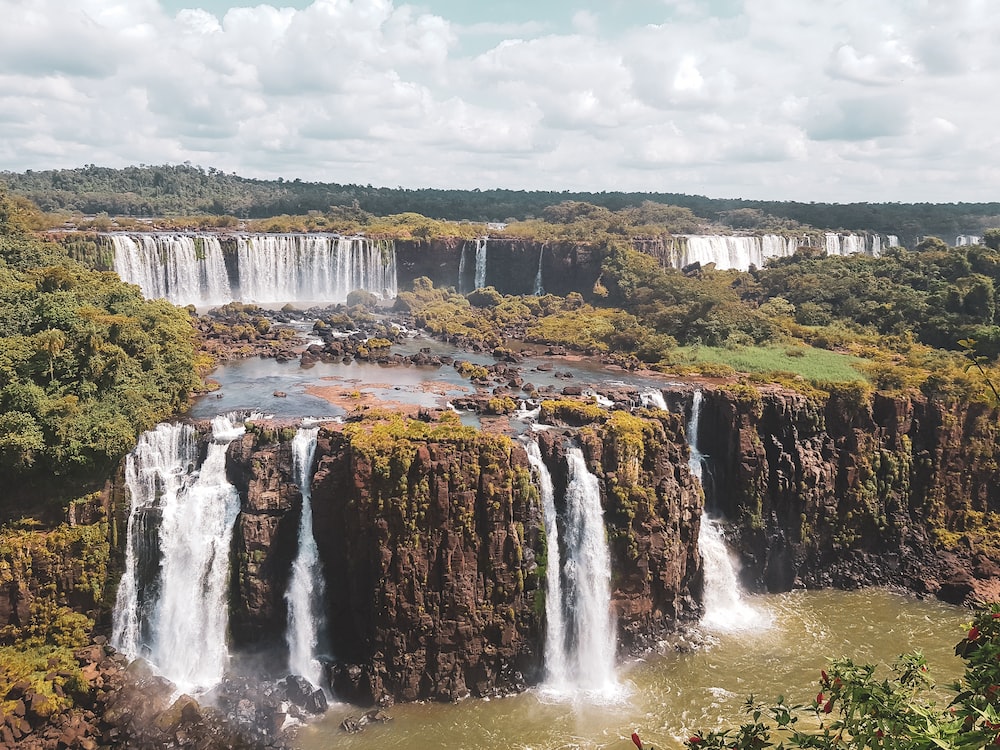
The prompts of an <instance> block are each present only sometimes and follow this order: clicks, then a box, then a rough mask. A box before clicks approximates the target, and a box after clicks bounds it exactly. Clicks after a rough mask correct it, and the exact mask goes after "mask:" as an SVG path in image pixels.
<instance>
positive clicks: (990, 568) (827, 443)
mask: <svg viewBox="0 0 1000 750" xmlns="http://www.w3.org/2000/svg"><path fill="white" fill-rule="evenodd" d="M702 414H703V418H702V421H701V428H700V433H699V445H700V446H702V448H703V451H704V452H705V453H707V454H708V455H709V456H710V457H711V465H712V467H713V479H714V484H715V491H714V493H713V497H714V498H715V503H716V505H715V508H714V510H716V511H717V512H719V513H721V514H722V515H724V516H725V517H726V518H727V519H728V520H730V521H731V522H732V523H733V524H734V525H735V529H736V533H737V536H738V539H737V540H736V542H737V545H738V547H739V550H740V552H741V554H742V556H743V558H744V562H745V564H746V566H747V570H746V573H747V576H748V577H749V578H750V579H751V580H752V581H754V582H756V584H757V585H758V586H763V587H765V588H767V589H768V590H771V591H781V590H787V589H789V588H791V587H793V586H802V585H804V586H809V587H819V586H836V587H841V588H854V587H857V586H861V585H896V586H903V587H905V588H908V589H910V590H913V591H916V592H923V593H929V594H935V595H937V596H939V597H941V598H943V599H945V600H947V601H953V602H962V601H965V600H971V599H973V598H977V597H994V598H995V597H996V596H997V594H998V593H1000V585H998V583H1000V582H998V576H1000V567H998V565H997V560H998V558H1000V555H998V553H1000V545H998V541H1000V534H998V533H997V531H998V527H997V526H996V524H997V521H996V515H995V514H996V511H997V510H998V509H1000V486H998V484H997V482H996V476H997V474H996V472H997V465H998V459H1000V445H998V443H997V434H998V425H1000V422H998V414H997V412H996V411H995V410H992V409H990V408H988V407H987V406H985V405H983V404H945V403H941V402H937V401H928V400H926V399H924V398H921V397H911V398H903V397H890V396H885V395H881V394H874V395H872V394H869V393H867V392H866V391H864V390H863V389H861V388H844V389H842V390H841V391H839V392H835V393H834V394H832V396H831V397H830V399H829V400H827V401H825V402H823V403H817V402H815V401H813V400H811V399H809V398H807V397H805V396H802V395H799V394H795V393H792V392H789V391H782V390H778V389H765V390H763V391H756V389H753V388H752V387H746V386H743V387H736V388H729V389H727V388H719V389H714V390H712V391H710V392H708V393H706V397H705V400H704V406H703V411H702Z"/></svg>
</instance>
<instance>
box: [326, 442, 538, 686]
mask: <svg viewBox="0 0 1000 750" xmlns="http://www.w3.org/2000/svg"><path fill="white" fill-rule="evenodd" d="M379 440H382V442H381V443H380V442H379ZM317 454H318V455H319V456H320V458H319V461H318V466H317V472H316V477H315V480H314V483H313V508H314V522H315V532H316V538H317V541H318V544H319V548H320V555H321V557H322V560H323V564H324V568H325V570H326V575H327V592H328V603H329V607H328V610H327V611H328V617H329V627H330V633H331V640H332V642H333V643H334V644H335V648H336V650H337V656H338V659H339V660H340V661H341V662H343V663H344V664H348V665H353V666H351V667H349V668H347V669H346V670H345V671H344V673H343V674H342V675H341V677H340V679H339V681H338V687H340V688H341V689H344V690H346V691H347V693H348V695H350V696H351V697H354V698H362V699H364V698H368V699H371V698H380V697H381V696H383V695H391V696H394V697H396V698H400V699H403V700H416V699H418V698H434V699H446V700H448V699H456V698H461V697H463V696H466V695H469V694H470V693H471V694H475V695H490V694H492V693H496V692H503V691H507V690H511V689H517V688H519V687H521V686H522V685H523V683H524V675H525V674H527V675H529V676H533V674H534V672H535V671H536V670H537V668H538V666H539V651H538V649H537V648H536V646H537V644H538V633H539V620H538V617H537V615H536V600H537V598H538V597H539V594H540V592H539V579H538V572H539V565H538V560H539V555H540V552H541V551H542V550H543V548H544V547H543V545H544V528H543V524H542V515H541V509H540V507H539V501H538V493H537V491H536V489H535V487H534V485H533V484H532V482H531V475H530V471H529V468H528V462H527V456H526V454H525V453H524V451H523V449H522V448H521V447H520V446H517V445H515V444H514V443H512V442H511V441H510V440H508V439H507V438H502V437H496V436H488V435H484V434H478V435H475V436H474V437H471V438H470V437H468V436H465V437H459V438H457V439H448V438H445V437H441V438H428V439H411V438H407V437H398V436H395V437H392V438H391V439H389V440H385V436H382V437H381V438H379V437H372V436H369V435H367V434H365V433H364V431H363V430H360V431H358V432H355V433H354V434H352V435H349V434H345V433H339V432H333V433H328V432H324V433H321V436H320V442H319V445H318V447H317Z"/></svg>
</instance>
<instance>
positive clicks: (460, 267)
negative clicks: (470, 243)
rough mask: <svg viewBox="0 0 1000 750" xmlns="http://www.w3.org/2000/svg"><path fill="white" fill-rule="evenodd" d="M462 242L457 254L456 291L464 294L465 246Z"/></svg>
mask: <svg viewBox="0 0 1000 750" xmlns="http://www.w3.org/2000/svg"><path fill="white" fill-rule="evenodd" d="M466 244H467V243H465V242H463V243H462V251H461V252H460V253H459V254H458V293H459V294H465V246H466Z"/></svg>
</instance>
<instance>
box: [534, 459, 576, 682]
mask: <svg viewBox="0 0 1000 750" xmlns="http://www.w3.org/2000/svg"><path fill="white" fill-rule="evenodd" d="M527 451H528V463H530V464H531V467H532V468H533V469H534V470H535V472H536V474H537V475H538V491H539V494H540V495H541V497H542V511H543V514H544V521H545V540H546V553H545V562H546V566H547V567H546V570H545V673H546V677H545V679H546V682H547V683H548V685H549V686H551V687H552V688H554V689H556V690H559V689H562V688H564V687H565V685H566V683H567V681H568V674H567V664H566V621H565V618H564V617H563V593H562V576H561V574H560V570H559V526H558V522H557V521H558V519H557V516H556V502H555V489H554V488H553V485H552V475H551V474H549V469H548V467H547V466H546V465H545V462H544V461H543V460H542V451H541V449H539V447H538V443H536V442H535V441H534V440H532V441H530V442H529V443H528V446H527Z"/></svg>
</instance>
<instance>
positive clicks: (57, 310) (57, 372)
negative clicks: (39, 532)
mask: <svg viewBox="0 0 1000 750" xmlns="http://www.w3.org/2000/svg"><path fill="white" fill-rule="evenodd" d="M32 214H33V212H32V207H30V206H26V205H25V204H24V203H22V202H18V201H16V200H11V199H9V198H8V197H7V196H6V195H5V194H4V193H3V192H0V471H2V472H3V475H4V476H5V477H7V479H8V481H9V482H10V483H11V486H10V487H9V489H8V490H7V494H6V499H7V500H8V501H11V500H16V499H17V498H18V496H19V495H24V496H26V497H29V496H33V497H40V496H43V495H45V494H47V495H48V497H49V498H50V499H51V500H52V501H53V503H54V504H56V505H58V504H59V503H60V502H62V501H63V500H64V499H66V498H67V497H75V496H79V495H82V494H84V493H85V492H86V491H87V488H89V487H91V486H93V485H95V484H97V483H100V482H103V480H104V478H105V477H106V476H107V475H108V473H109V472H110V471H112V470H113V469H114V467H115V466H116V465H117V463H118V462H119V461H120V460H121V458H122V456H124V455H125V453H127V452H128V451H129V450H131V449H132V447H133V446H134V444H135V438H136V435H137V434H138V432H139V431H141V430H145V429H149V428H150V427H152V426H153V425H154V424H156V422H157V421H159V420H161V419H164V418H165V417H167V416H169V415H171V414H173V413H175V412H176V411H177V410H178V408H179V407H180V406H181V405H182V404H183V403H185V402H186V400H187V398H188V395H189V393H190V392H191V390H192V389H193V388H195V387H196V385H197V382H198V381H197V377H196V372H195V364H196V353H195V342H194V334H193V328H192V326H191V324H190V322H189V320H188V318H189V315H188V313H187V311H185V310H182V309H178V308H175V307H174V306H173V305H170V304H169V303H167V302H165V301H162V300H157V301H148V300H145V299H143V297H142V295H141V293H140V292H139V289H138V288H137V287H135V286H132V285H128V284H123V283H122V282H121V281H120V280H119V279H118V277H117V275H116V274H114V273H109V272H100V271H92V270H89V269H87V268H85V267H84V266H83V265H82V264H80V263H77V262H76V261H73V260H71V259H69V258H68V257H67V256H66V253H65V251H64V249H63V248H61V247H60V246H59V245H57V244H55V243H51V242H45V241H43V240H40V239H38V238H37V237H35V236H34V235H32V233H31V232H30V231H29V230H28V228H27V227H28V226H29V225H30V223H31V221H32ZM11 480H12V481H11ZM4 510H7V509H6V508H5V509H4ZM20 512H22V513H23V512H24V508H21V509H20Z"/></svg>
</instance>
